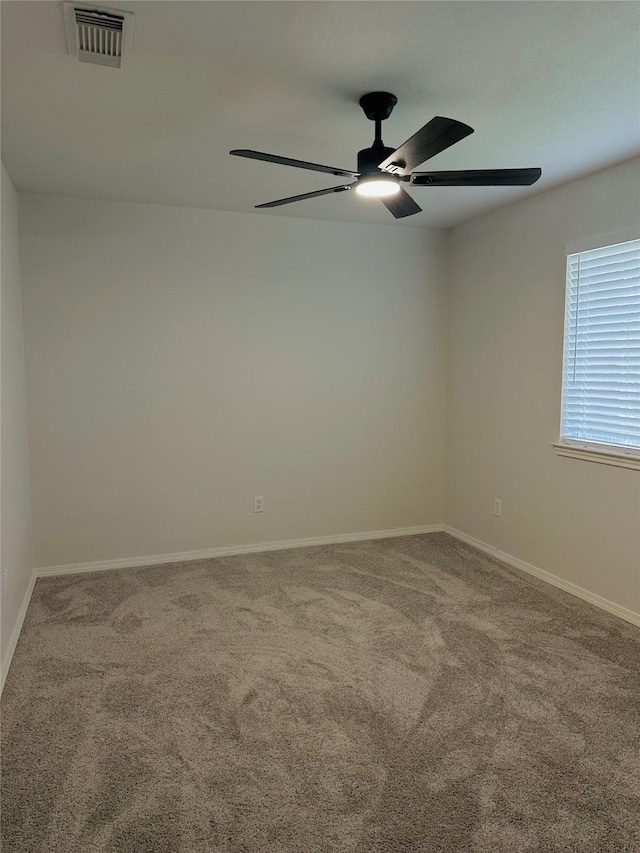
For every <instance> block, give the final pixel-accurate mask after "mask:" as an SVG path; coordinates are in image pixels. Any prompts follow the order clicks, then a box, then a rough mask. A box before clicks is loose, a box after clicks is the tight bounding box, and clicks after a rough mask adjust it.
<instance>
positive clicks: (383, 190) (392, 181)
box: [356, 175, 400, 198]
mask: <svg viewBox="0 0 640 853" xmlns="http://www.w3.org/2000/svg"><path fill="white" fill-rule="evenodd" d="M356 192H357V193H358V195H364V196H369V197H373V198H386V197H387V196H391V195H396V193H399V192H400V184H399V183H398V181H397V179H396V178H394V177H392V176H391V175H389V176H388V177H387V176H385V175H374V176H372V177H367V178H360V180H359V181H358V186H357V187H356Z"/></svg>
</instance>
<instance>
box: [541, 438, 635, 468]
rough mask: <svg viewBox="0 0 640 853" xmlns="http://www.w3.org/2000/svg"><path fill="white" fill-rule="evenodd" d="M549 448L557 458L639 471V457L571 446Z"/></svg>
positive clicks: (561, 445)
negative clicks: (566, 457)
mask: <svg viewBox="0 0 640 853" xmlns="http://www.w3.org/2000/svg"><path fill="white" fill-rule="evenodd" d="M551 446H552V447H553V449H554V450H555V452H556V453H557V455H558V456H568V457H569V458H570V459H582V460H583V461H585V462H598V463H600V464H601V465H615V466H616V467H618V468H631V470H632V471H640V456H630V455H629V454H627V453H616V452H615V450H611V451H609V450H599V449H598V450H596V449H595V448H590V447H579V446H578V445H573V444H552V445H551Z"/></svg>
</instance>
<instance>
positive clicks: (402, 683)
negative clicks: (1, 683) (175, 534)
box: [2, 534, 640, 853]
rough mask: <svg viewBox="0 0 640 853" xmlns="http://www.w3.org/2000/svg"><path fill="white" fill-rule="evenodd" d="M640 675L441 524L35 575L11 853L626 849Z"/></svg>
mask: <svg viewBox="0 0 640 853" xmlns="http://www.w3.org/2000/svg"><path fill="white" fill-rule="evenodd" d="M604 570H605V569H603V571H604ZM639 662H640V632H638V630H637V629H636V628H634V627H632V626H631V625H628V624H626V623H624V622H622V621H620V620H618V619H616V618H615V617H612V616H609V615H607V614H606V613H603V612H600V611H598V610H596V609H595V608H592V607H590V606H589V605H587V604H585V603H583V602H581V601H579V600H577V599H575V598H572V597H571V596H568V595H566V594H564V593H562V592H559V591H558V590H555V589H553V588H552V587H549V586H547V585H545V584H543V583H541V582H538V581H536V580H534V579H531V578H528V577H527V576H524V575H521V574H520V573H518V572H517V571H515V570H512V569H509V568H507V567H505V566H503V565H502V564H500V563H497V562H496V561H494V560H491V559H489V558H488V557H486V556H485V555H483V554H481V553H479V552H477V551H475V550H474V549H472V548H469V547H468V546H466V545H464V544H461V543H460V542H458V541H456V540H454V539H452V538H450V537H448V536H446V535H445V534H432V535H428V536H414V537H406V538H398V539H388V540H379V541H376V542H365V543H356V544H348V545H335V546H326V547H320V548H304V549H299V550H295V551H279V552H270V553H265V554H254V555H248V556H238V557H230V558H221V559H216V560H203V561H199V562H193V563H183V564H174V565H169V566H161V567H149V568H139V569H127V570H120V571H109V572H102V573H96V574H85V575H74V576H67V577H59V578H50V579H46V580H39V581H38V583H37V584H36V588H35V592H34V596H33V600H32V603H31V606H30V608H29V612H28V614H27V619H26V623H25V627H24V631H23V634H22V637H21V639H20V642H19V644H18V648H17V651H16V655H15V658H14V662H13V665H12V667H11V671H10V673H9V677H8V681H7V686H6V689H5V694H4V696H3V719H2V739H3V742H2V747H3V754H2V763H3V774H2V838H3V847H2V851H3V853H40V851H42V853H45V851H46V853H94V851H96V853H97V851H101V853H102V852H103V851H104V853H173V851H176V853H186V852H187V851H189V853H207V852H208V851H215V853H400V851H403V853H409V851H411V853H444V851H446V852H447V853H523V851H536V853H539V852H540V853H552V851H576V853H591V851H593V853H621V851H640V744H639V734H640V683H639Z"/></svg>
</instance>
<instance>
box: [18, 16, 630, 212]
mask: <svg viewBox="0 0 640 853" xmlns="http://www.w3.org/2000/svg"><path fill="white" fill-rule="evenodd" d="M101 5H103V6H105V5H106V6H111V7H113V8H124V9H129V10H131V11H133V12H135V36H134V45H133V59H132V65H131V68H130V69H129V70H126V71H119V70H115V69H111V68H104V67H98V66H93V65H90V64H88V63H80V62H78V61H77V60H74V59H72V58H70V57H69V56H68V55H67V51H66V40H65V31H64V22H63V14H62V3H59V2H7V0H3V2H2V4H1V9H2V158H3V161H4V163H5V166H6V167H7V169H8V171H9V173H10V175H11V177H12V178H13V180H14V182H15V184H16V187H17V188H18V189H19V190H22V191H26V192H42V193H55V194H60V195H71V196H83V197H89V198H99V199H118V200H123V201H135V202H152V203H158V204H174V205H183V206H189V207H200V208H212V209H217V210H229V211H251V210H252V208H253V205H255V204H259V203H261V202H266V201H271V200H273V199H277V198H282V197H284V196H289V195H296V194H298V193H304V192H309V191H311V190H315V189H320V188H323V187H329V186H334V185H335V184H337V183H340V179H336V178H334V177H332V176H330V175H324V174H319V173H313V172H309V171H300V170H297V169H290V168H286V167H283V166H278V165H273V164H269V163H263V162H254V161H249V160H241V159H239V158H233V157H230V156H229V155H228V152H229V150H230V149H231V148H253V149H257V150H260V151H267V152H270V153H275V154H280V155H283V156H288V157H294V158H297V159H303V160H311V161H314V162H319V163H327V164H330V165H332V166H338V167H342V168H355V161H356V152H357V150H358V149H359V148H365V147H368V146H369V145H370V144H371V142H372V139H373V124H372V123H371V122H369V121H368V120H367V119H366V118H365V116H364V114H363V113H362V111H361V110H360V107H359V106H358V98H359V97H360V95H362V94H363V93H365V92H369V91H372V90H377V89H382V90H386V91H391V92H394V93H395V94H396V95H397V96H398V105H397V107H396V108H395V111H394V113H393V115H392V116H391V118H390V119H389V121H387V122H386V123H385V125H384V127H383V135H384V140H385V143H386V144H387V145H390V146H397V145H399V144H400V143H401V142H403V141H404V140H405V139H406V138H407V137H409V136H410V135H411V134H412V133H414V132H415V131H416V130H417V129H418V128H419V127H421V126H422V125H423V124H425V123H426V122H427V121H428V120H429V119H431V118H432V117H433V116H434V115H443V116H447V117H450V118H455V119H459V120H460V121H463V122H465V123H467V124H470V125H471V126H472V127H474V128H475V133H474V134H473V135H472V136H470V137H468V138H467V139H465V140H463V141H462V142H460V143H458V144H457V145H455V146H453V147H452V148H450V149H449V150H447V151H445V152H443V153H442V154H440V155H438V156H437V157H436V158H434V159H433V160H430V161H429V165H428V166H426V165H425V166H423V167H422V168H423V169H426V168H432V169H445V170H446V169H479V168H501V167H504V168H511V167H513V168H517V167H523V166H541V167H542V170H543V176H542V178H541V180H540V181H539V182H538V183H537V184H536V185H534V186H533V187H498V188H487V187H473V188H442V187H439V188H428V187H426V188H417V187H414V188H412V189H411V190H410V191H411V193H412V195H413V196H414V198H415V199H416V200H417V201H418V203H419V204H420V205H421V206H422V207H423V208H424V212H423V213H421V214H418V215H417V216H413V217H410V218H408V219H406V220H401V221H398V222H397V225H398V226H403V227H405V226H439V227H448V226H451V225H454V224H458V223H460V222H463V221H466V220H468V219H470V218H473V217H474V216H476V215H478V214H480V213H482V212H484V211H487V210H491V209H493V208H496V207H500V206H503V205H505V204H508V203H510V202H512V201H514V200H516V199H519V198H523V197H526V196H528V195H533V194H535V193H537V192H540V191H541V190H544V189H547V188H549V187H552V186H555V185H557V184H559V183H563V182H565V181H569V180H572V179H574V178H576V177H579V176H581V175H583V174H586V173H588V172H592V171H595V170H597V169H601V168H603V167H606V166H609V165H612V164H614V163H617V162H620V161H622V160H626V159H628V158H630V157H632V156H635V155H636V154H637V153H638V150H639V148H640V97H639V94H640V70H639V69H640V6H639V4H638V3H635V2H557V0H551V2H539V1H537V2H526V0H522V2H517V1H516V2H426V0H425V1H424V2H410V3H407V2H393V1H392V0H389V1H388V2H366V1H365V2H344V0H338V2H315V0H307V2H302V1H301V0H297V2H269V0H263V2H237V0H236V2H184V0H183V2H175V0H166V2H135V1H134V0H128V1H127V0H121V2H116V3H108V2H106V3H102V4H101ZM260 215H262V216H299V217H310V218H316V219H333V220H342V221H353V222H372V223H377V222H380V223H390V222H391V223H393V221H394V220H393V219H392V218H391V215H390V214H389V213H388V212H387V211H386V209H385V208H384V207H383V205H382V204H381V203H380V202H379V201H377V200H375V199H362V198H360V197H356V196H355V195H354V194H351V193H344V194H341V195H330V196H325V197H322V198H318V199H312V200H308V201H304V202H300V203H298V204H295V205H290V206H287V207H281V208H276V209H273V210H269V211H266V212H261V213H260Z"/></svg>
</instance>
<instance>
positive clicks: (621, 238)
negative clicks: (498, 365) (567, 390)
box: [551, 225, 640, 471]
mask: <svg viewBox="0 0 640 853" xmlns="http://www.w3.org/2000/svg"><path fill="white" fill-rule="evenodd" d="M631 240H640V225H639V226H637V227H634V228H631V229H627V230H625V231H615V232H613V233H609V234H602V235H599V236H598V237H591V238H588V239H582V240H577V241H574V242H572V243H568V244H567V245H566V246H565V279H564V282H565V286H564V296H565V309H564V315H563V327H562V328H563V331H562V362H563V364H564V353H565V345H566V340H565V323H566V311H567V306H566V300H567V294H568V273H567V269H568V264H567V259H568V257H569V255H575V254H578V253H580V252H589V251H591V250H593V249H602V248H605V247H607V246H615V245H617V244H618V243H626V242H629V241H631ZM563 374H564V371H563V368H562V367H561V376H560V393H561V396H560V418H559V429H558V436H559V437H558V440H557V441H556V442H553V443H552V445H551V446H552V447H553V449H554V450H555V452H556V454H557V455H558V456H564V457H569V458H572V459H581V460H583V461H587V462H596V463H599V464H604V465H615V466H617V467H620V468H630V469H632V470H636V471H640V448H634V447H624V446H622V445H615V444H604V443H599V442H592V441H585V440H580V439H576V438H566V437H563V436H562V434H561V430H562V415H563V408H562V406H563V391H564V375H563Z"/></svg>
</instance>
